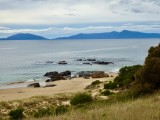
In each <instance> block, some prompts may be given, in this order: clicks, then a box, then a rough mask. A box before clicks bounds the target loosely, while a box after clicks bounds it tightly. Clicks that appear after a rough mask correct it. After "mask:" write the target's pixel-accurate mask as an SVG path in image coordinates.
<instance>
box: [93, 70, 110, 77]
mask: <svg viewBox="0 0 160 120" xmlns="http://www.w3.org/2000/svg"><path fill="white" fill-rule="evenodd" d="M103 77H109V75H108V74H107V73H105V72H104V71H94V72H92V78H103Z"/></svg>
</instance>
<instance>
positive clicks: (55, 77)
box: [44, 70, 71, 82]
mask: <svg viewBox="0 0 160 120" xmlns="http://www.w3.org/2000/svg"><path fill="white" fill-rule="evenodd" d="M44 76H46V77H49V78H51V79H47V80H46V82H53V81H56V80H66V79H67V78H69V77H70V76H71V71H68V70H67V71H64V72H61V73H58V72H57V71H54V72H47V73H46V74H45V75H44Z"/></svg>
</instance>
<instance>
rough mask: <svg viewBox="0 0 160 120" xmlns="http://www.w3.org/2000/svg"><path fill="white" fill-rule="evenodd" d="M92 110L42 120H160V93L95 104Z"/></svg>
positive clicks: (76, 111) (81, 110)
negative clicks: (134, 98)
mask: <svg viewBox="0 0 160 120" xmlns="http://www.w3.org/2000/svg"><path fill="white" fill-rule="evenodd" d="M91 108H92V109H88V108H87V109H75V110H72V111H71V112H68V113H66V114H64V115H60V116H55V117H45V118H41V120H160V93H157V94H155V95H152V96H149V97H145V98H139V99H137V100H135V101H128V102H125V103H122V102H120V103H116V104H111V105H107V104H105V103H93V104H92V105H91Z"/></svg>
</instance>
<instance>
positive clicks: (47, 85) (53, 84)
mask: <svg viewBox="0 0 160 120" xmlns="http://www.w3.org/2000/svg"><path fill="white" fill-rule="evenodd" d="M54 86H56V85H55V84H52V85H45V86H44V87H54Z"/></svg>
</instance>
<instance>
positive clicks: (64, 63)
mask: <svg viewBox="0 0 160 120" xmlns="http://www.w3.org/2000/svg"><path fill="white" fill-rule="evenodd" d="M58 64H59V65H66V64H68V63H67V62H66V61H59V62H58Z"/></svg>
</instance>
